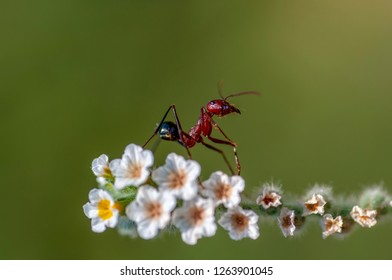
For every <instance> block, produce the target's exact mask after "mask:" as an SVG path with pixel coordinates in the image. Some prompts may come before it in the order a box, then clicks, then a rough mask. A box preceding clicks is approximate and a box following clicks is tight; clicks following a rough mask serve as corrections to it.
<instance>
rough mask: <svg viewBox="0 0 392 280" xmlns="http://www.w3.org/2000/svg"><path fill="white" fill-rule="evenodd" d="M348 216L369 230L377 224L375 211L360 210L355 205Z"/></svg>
mask: <svg viewBox="0 0 392 280" xmlns="http://www.w3.org/2000/svg"><path fill="white" fill-rule="evenodd" d="M350 215H351V217H352V218H353V220H354V221H356V222H357V223H358V224H360V225H361V226H363V227H368V228H370V227H372V226H374V225H375V224H377V220H376V216H377V210H369V209H362V208H360V207H359V206H357V205H356V206H354V207H353V209H352V210H351V212H350Z"/></svg>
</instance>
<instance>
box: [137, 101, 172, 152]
mask: <svg viewBox="0 0 392 280" xmlns="http://www.w3.org/2000/svg"><path fill="white" fill-rule="evenodd" d="M172 106H173V105H171V106H170V107H169V108H168V109H167V110H166V113H165V114H164V115H163V118H162V120H161V122H160V123H159V124H158V126H157V128H156V129H155V131H154V133H153V134H152V135H151V137H150V138H149V139H148V140H147V141H146V143H144V145H143V146H142V148H143V149H144V148H145V147H146V146H147V144H148V143H149V142H150V141H151V139H152V138H154V136H155V135H157V133H158V131H159V129H160V128H161V126H162V124H163V122H164V121H165V119H166V117H167V114H168V113H169V111H170V109H171V108H172Z"/></svg>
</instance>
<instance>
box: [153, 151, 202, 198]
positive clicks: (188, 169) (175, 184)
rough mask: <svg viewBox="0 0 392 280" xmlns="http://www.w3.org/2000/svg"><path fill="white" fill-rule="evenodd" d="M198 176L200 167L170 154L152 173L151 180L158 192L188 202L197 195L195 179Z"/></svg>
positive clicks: (194, 162)
mask: <svg viewBox="0 0 392 280" xmlns="http://www.w3.org/2000/svg"><path fill="white" fill-rule="evenodd" d="M199 175H200V165H199V164H198V163H197V162H196V161H194V160H185V159H184V157H182V156H179V155H176V154H175V153H170V154H169V155H168V156H167V158H166V163H165V165H164V166H161V167H159V168H157V169H155V170H154V171H153V172H152V179H153V180H154V181H155V183H157V184H158V186H159V189H160V190H165V191H169V192H170V193H172V194H173V195H174V196H176V197H178V198H181V199H183V200H190V199H192V198H194V197H195V196H196V194H197V190H198V183H197V178H198V177H199Z"/></svg>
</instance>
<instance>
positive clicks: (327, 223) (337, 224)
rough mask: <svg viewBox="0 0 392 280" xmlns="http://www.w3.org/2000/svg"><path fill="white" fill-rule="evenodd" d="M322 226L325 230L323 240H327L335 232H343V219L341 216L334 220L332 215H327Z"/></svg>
mask: <svg viewBox="0 0 392 280" xmlns="http://www.w3.org/2000/svg"><path fill="white" fill-rule="evenodd" d="M321 226H322V228H323V238H324V239H325V238H327V237H328V236H330V235H331V234H333V233H335V232H341V231H342V226H343V219H342V217H341V216H337V217H336V218H335V219H334V218H333V217H332V215H331V214H325V215H324V216H323V219H322V222H321Z"/></svg>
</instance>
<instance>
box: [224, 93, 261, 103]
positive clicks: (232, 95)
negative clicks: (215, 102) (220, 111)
mask: <svg viewBox="0 0 392 280" xmlns="http://www.w3.org/2000/svg"><path fill="white" fill-rule="evenodd" d="M245 94H254V95H260V92H257V91H243V92H239V93H234V94H230V95H228V96H226V97H225V98H224V99H223V100H225V101H226V99H227V98H230V97H235V96H240V95H245Z"/></svg>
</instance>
